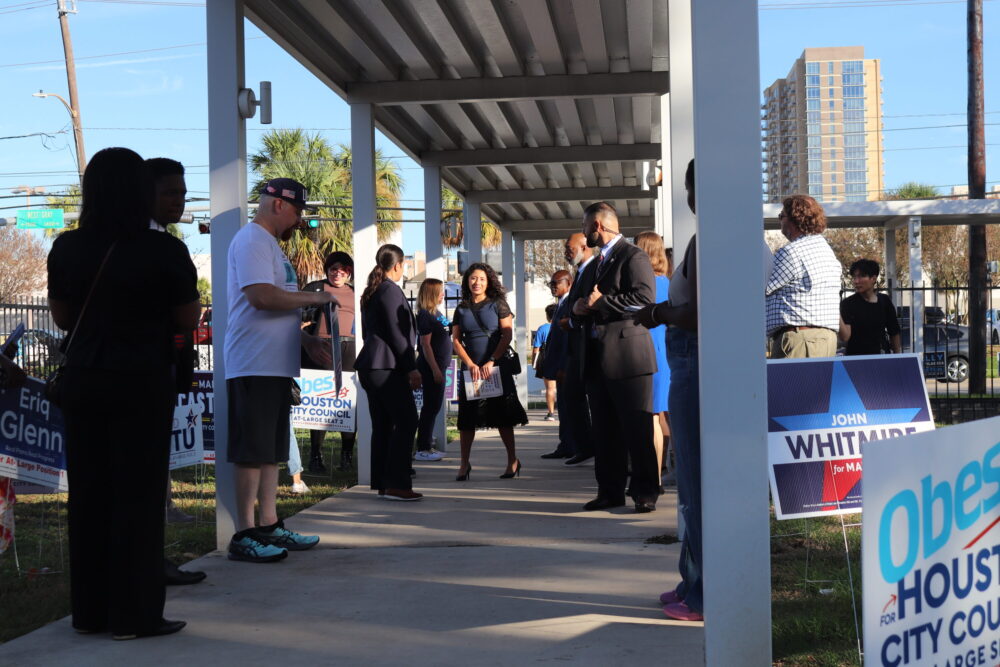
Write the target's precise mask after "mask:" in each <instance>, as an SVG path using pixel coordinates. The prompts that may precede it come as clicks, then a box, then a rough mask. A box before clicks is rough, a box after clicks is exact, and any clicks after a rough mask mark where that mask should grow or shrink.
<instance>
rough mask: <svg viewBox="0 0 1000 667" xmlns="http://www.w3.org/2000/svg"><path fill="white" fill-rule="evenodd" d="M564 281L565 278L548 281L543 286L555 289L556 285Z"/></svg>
mask: <svg viewBox="0 0 1000 667" xmlns="http://www.w3.org/2000/svg"><path fill="white" fill-rule="evenodd" d="M565 280H566V279H565V278H560V279H559V280H550V281H549V282H547V283H545V284H546V285H548V286H549V287H555V286H556V285H558V284H559V283H561V282H564V281H565Z"/></svg>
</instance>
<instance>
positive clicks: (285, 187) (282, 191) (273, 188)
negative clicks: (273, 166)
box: [260, 178, 315, 212]
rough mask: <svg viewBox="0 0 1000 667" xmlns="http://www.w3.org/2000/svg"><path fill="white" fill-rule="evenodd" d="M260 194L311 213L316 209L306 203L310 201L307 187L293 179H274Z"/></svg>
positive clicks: (263, 186) (268, 182) (267, 183)
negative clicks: (282, 200)
mask: <svg viewBox="0 0 1000 667" xmlns="http://www.w3.org/2000/svg"><path fill="white" fill-rule="evenodd" d="M260 194H262V195H270V196H272V197H277V198H278V199H284V200H285V201H287V202H289V203H291V204H295V205H296V206H299V207H301V208H303V209H306V210H308V211H310V212H311V211H314V210H315V208H314V207H312V206H308V205H306V201H308V200H309V191H308V190H306V186H304V185H302V184H301V183H299V182H298V181H296V180H295V179H292V178H272V179H271V180H269V181H267V182H266V183H264V185H262V186H261V188H260Z"/></svg>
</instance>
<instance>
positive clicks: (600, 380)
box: [573, 202, 660, 512]
mask: <svg viewBox="0 0 1000 667" xmlns="http://www.w3.org/2000/svg"><path fill="white" fill-rule="evenodd" d="M583 233H584V235H586V237H587V245H588V246H590V247H592V248H600V255H599V256H598V257H597V259H595V260H594V261H593V262H591V265H590V266H589V267H587V269H586V270H585V271H584V272H583V275H582V276H581V278H580V285H579V290H578V293H579V294H580V297H579V298H578V299H577V300H576V301H575V302H574V304H573V323H574V326H577V327H579V328H580V329H582V335H581V336H580V337H579V343H580V344H581V345H582V347H583V355H582V361H583V364H582V367H583V378H584V382H585V385H586V388H587V397H588V399H589V400H590V412H591V418H592V420H593V425H594V436H595V442H594V444H595V451H594V454H595V473H596V476H597V497H596V498H594V499H593V500H591V501H590V502H588V503H587V504H586V505H584V509H585V510H588V511H591V510H602V509H609V508H612V507H620V506H622V505H624V504H625V482H626V477H627V461H628V458H629V456H631V459H632V479H631V484H630V490H629V492H630V495H631V496H632V499H633V500H634V501H635V509H636V511H637V512H652V511H653V510H654V509H656V499H657V497H658V496H659V487H660V479H659V471H658V470H657V469H656V450H655V449H654V448H653V413H652V402H653V373H654V372H656V354H655V352H654V350H653V341H652V339H651V338H650V336H649V331H648V330H647V329H646V328H644V327H642V326H640V325H638V324H636V323H635V322H633V321H632V312H634V311H636V310H639V309H640V308H642V307H643V306H645V305H647V304H649V303H652V302H653V301H654V300H655V296H656V288H655V282H654V278H653V267H652V265H651V264H650V261H649V257H648V256H647V255H646V253H644V252H643V251H642V250H640V249H639V248H637V247H636V246H634V245H632V244H631V243H629V242H628V241H626V240H625V239H624V237H622V235H621V233H620V232H619V231H618V215H617V213H616V212H615V209H614V207H613V206H611V204H608V203H607V202H598V203H596V204H591V205H590V206H588V207H587V209H586V210H585V211H584V215H583Z"/></svg>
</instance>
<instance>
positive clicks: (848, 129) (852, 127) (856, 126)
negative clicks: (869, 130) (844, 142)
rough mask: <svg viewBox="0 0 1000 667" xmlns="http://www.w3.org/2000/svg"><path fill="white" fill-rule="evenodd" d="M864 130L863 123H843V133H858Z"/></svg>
mask: <svg viewBox="0 0 1000 667" xmlns="http://www.w3.org/2000/svg"><path fill="white" fill-rule="evenodd" d="M864 131H865V124H864V123H844V133H845V134H858V133H861V132H864Z"/></svg>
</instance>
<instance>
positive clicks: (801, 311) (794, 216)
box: [764, 195, 843, 359]
mask: <svg viewBox="0 0 1000 667" xmlns="http://www.w3.org/2000/svg"><path fill="white" fill-rule="evenodd" d="M778 220H779V221H780V222H781V233H782V234H784V235H785V237H786V238H787V239H788V245H786V246H784V247H782V248H780V249H778V251H777V252H776V253H775V254H774V266H773V267H772V269H771V275H770V277H769V278H768V281H767V286H766V287H765V289H764V293H765V295H766V305H767V338H768V356H769V357H770V358H771V359H784V358H805V357H832V356H835V355H836V354H837V329H838V327H839V325H840V311H839V308H840V283H841V275H842V274H843V268H842V267H841V265H840V262H839V261H838V260H837V257H836V255H834V254H833V249H832V248H831V247H830V244H829V243H827V242H826V239H824V238H823V232H824V231H825V230H826V215H825V214H824V213H823V207H822V206H820V205H819V203H818V202H817V201H816V200H815V199H813V198H812V197H809V196H806V195H792V196H791V197H787V198H785V200H784V202H783V203H782V210H781V213H780V214H779V215H778Z"/></svg>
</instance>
